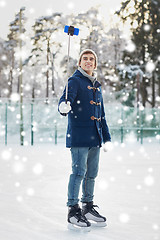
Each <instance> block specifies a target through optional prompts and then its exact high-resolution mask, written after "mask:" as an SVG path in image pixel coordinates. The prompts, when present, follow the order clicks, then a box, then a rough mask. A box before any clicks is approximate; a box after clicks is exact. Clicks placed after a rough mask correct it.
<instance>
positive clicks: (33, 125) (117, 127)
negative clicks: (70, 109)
mask: <svg viewBox="0 0 160 240" xmlns="http://www.w3.org/2000/svg"><path fill="white" fill-rule="evenodd" d="M57 104H58V100H57V99H54V100H53V101H52V102H50V103H49V104H45V103H44V102H42V101H38V102H31V103H29V102H28V103H24V104H23V129H24V130H23V132H21V133H20V124H21V121H20V119H21V117H20V106H19V103H14V102H2V101H1V102H0V144H4V145H8V144H13V143H17V144H20V134H23V137H24V143H23V145H34V144H37V143H54V144H58V143H62V142H65V134H66V127H67V118H66V117H63V116H61V115H60V114H59V113H58V111H57V108H58V107H57ZM105 112H106V119H107V123H108V126H109V129H110V132H111V137H112V140H113V141H118V142H121V143H123V142H126V141H130V142H132V141H139V142H140V143H141V144H143V142H144V140H147V141H157V142H160V109H159V108H156V109H151V108H142V107H141V108H138V109H137V108H129V107H125V106H122V105H108V104H105Z"/></svg>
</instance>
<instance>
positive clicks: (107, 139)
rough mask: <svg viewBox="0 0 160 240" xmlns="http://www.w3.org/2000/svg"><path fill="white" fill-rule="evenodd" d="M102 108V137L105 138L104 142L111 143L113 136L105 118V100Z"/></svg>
mask: <svg viewBox="0 0 160 240" xmlns="http://www.w3.org/2000/svg"><path fill="white" fill-rule="evenodd" d="M101 107H102V115H101V123H102V136H103V142H104V143H105V142H111V135H110V133H109V128H108V125H107V122H106V118H105V111H104V104H103V99H102V101H101Z"/></svg>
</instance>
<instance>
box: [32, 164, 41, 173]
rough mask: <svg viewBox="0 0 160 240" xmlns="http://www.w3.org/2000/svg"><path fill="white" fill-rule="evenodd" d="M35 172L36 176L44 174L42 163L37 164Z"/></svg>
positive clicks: (34, 168)
mask: <svg viewBox="0 0 160 240" xmlns="http://www.w3.org/2000/svg"><path fill="white" fill-rule="evenodd" d="M33 172H34V174H36V175H40V174H41V173H42V172H43V166H42V164H41V163H37V164H36V165H35V166H34V167H33Z"/></svg>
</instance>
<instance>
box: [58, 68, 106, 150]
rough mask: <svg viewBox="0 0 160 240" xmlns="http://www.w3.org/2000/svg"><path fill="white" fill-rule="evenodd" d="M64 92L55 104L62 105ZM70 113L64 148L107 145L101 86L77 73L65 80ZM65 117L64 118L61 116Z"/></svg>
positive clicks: (77, 71)
mask: <svg viewBox="0 0 160 240" xmlns="http://www.w3.org/2000/svg"><path fill="white" fill-rule="evenodd" d="M65 94H66V89H64V92H63V95H62V96H61V98H60V101H59V104H60V103H61V102H64V101H65ZM67 101H70V103H71V108H72V109H71V111H70V112H69V113H68V128H67V134H66V147H68V148H71V147H101V144H102V142H107V141H111V136H110V133H109V129H108V126H107V122H106V119H105V112H104V105H103V98H102V91H101V84H100V83H99V82H98V81H96V82H95V83H94V86H93V83H92V81H91V80H90V79H89V78H87V77H85V76H84V75H83V74H82V73H81V72H80V71H79V70H76V71H75V73H74V74H73V75H72V77H70V78H69V79H68V98H67ZM62 115H65V114H62Z"/></svg>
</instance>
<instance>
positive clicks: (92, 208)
mask: <svg viewBox="0 0 160 240" xmlns="http://www.w3.org/2000/svg"><path fill="white" fill-rule="evenodd" d="M95 207H97V208H99V207H98V206H97V205H92V207H91V210H92V211H93V212H95V213H96V214H98V215H100V214H99V212H97V211H96V209H95Z"/></svg>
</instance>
